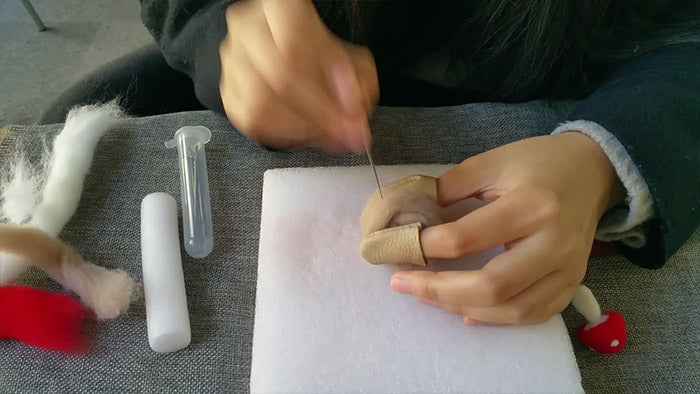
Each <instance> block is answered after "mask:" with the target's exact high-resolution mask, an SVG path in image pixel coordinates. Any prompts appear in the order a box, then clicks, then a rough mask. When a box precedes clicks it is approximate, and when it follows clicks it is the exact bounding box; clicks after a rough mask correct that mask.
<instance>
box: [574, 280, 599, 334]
mask: <svg viewBox="0 0 700 394" xmlns="http://www.w3.org/2000/svg"><path fill="white" fill-rule="evenodd" d="M571 305H573V306H574V308H575V309H576V310H577V311H578V313H580V314H581V315H583V317H584V318H586V321H588V324H589V325H590V326H591V327H595V326H597V325H598V324H600V323H602V322H604V321H605V320H606V319H605V317H604V316H603V315H602V313H601V311H600V305H599V304H598V300H596V299H595V296H594V295H593V292H592V291H591V289H589V288H588V287H586V286H584V285H580V286H579V287H578V289H576V292H575V293H574V298H573V299H572V300H571Z"/></svg>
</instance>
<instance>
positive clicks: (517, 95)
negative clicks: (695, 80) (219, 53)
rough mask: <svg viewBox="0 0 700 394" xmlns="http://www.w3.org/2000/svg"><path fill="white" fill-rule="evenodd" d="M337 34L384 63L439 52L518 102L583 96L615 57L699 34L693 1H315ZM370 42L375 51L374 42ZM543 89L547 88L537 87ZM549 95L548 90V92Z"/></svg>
mask: <svg viewBox="0 0 700 394" xmlns="http://www.w3.org/2000/svg"><path fill="white" fill-rule="evenodd" d="M316 5H317V8H318V9H319V12H320V14H321V15H322V17H323V18H324V20H326V22H327V23H329V26H335V29H334V31H335V32H336V34H339V35H340V36H341V37H343V38H345V39H348V40H351V41H353V42H356V43H360V44H370V49H372V50H373V52H375V56H378V55H379V56H380V57H381V58H380V59H378V62H379V61H381V62H382V63H383V64H386V65H387V66H388V67H396V66H399V65H400V64H402V65H403V66H406V65H407V63H408V64H410V63H412V62H416V61H417V60H418V59H419V58H420V57H421V56H423V55H425V54H427V53H430V52H431V51H437V50H440V49H443V50H447V51H449V59H450V63H449V67H450V68H451V71H453V72H456V73H458V74H459V75H460V76H462V77H463V79H464V80H465V81H466V83H467V84H469V86H470V87H474V88H478V89H484V90H488V91H490V92H492V93H493V94H494V95H496V96H502V97H508V98H510V99H524V98H528V97H532V96H533V95H537V94H538V91H540V90H543V91H547V92H549V93H550V95H552V94H553V96H554V97H557V96H559V95H561V96H564V95H566V96H571V91H570V89H571V86H577V87H578V88H579V92H577V93H578V94H577V95H578V96H580V95H583V94H587V93H589V92H590V91H591V90H592V89H593V88H594V87H595V86H596V84H597V83H599V82H600V81H601V80H602V79H603V78H604V77H605V76H606V75H608V74H609V73H610V72H611V70H613V69H614V68H616V67H618V66H619V64H620V63H621V62H623V61H626V60H628V59H630V58H632V57H635V56H639V55H641V54H644V53H646V52H649V51H652V50H654V49H656V48H659V47H661V46H665V45H670V44H676V43H682V42H698V41H700V34H699V31H700V12H699V9H700V1H698V0H457V1H445V0H439V1H405V2H403V1H396V0H385V1H360V0H346V1H344V2H327V1H317V3H316ZM372 46H374V48H373V47H372ZM545 88H546V89H545ZM552 92H553V93H552Z"/></svg>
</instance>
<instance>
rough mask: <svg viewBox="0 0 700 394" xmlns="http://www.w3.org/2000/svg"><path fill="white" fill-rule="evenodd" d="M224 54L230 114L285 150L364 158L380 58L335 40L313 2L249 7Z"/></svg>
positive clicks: (243, 4) (252, 2)
mask: <svg viewBox="0 0 700 394" xmlns="http://www.w3.org/2000/svg"><path fill="white" fill-rule="evenodd" d="M226 23H227V25H228V32H227V34H226V37H225V39H224V41H223V42H222V43H221V46H220V48H219V54H220V57H221V81H220V93H221V99H222V101H223V105H224V109H225V111H226V115H227V117H228V118H229V120H230V121H231V123H232V124H233V125H234V126H236V128H238V130H240V131H241V132H242V133H243V134H244V135H245V136H247V137H248V138H250V139H253V140H255V141H258V142H259V143H261V144H263V145H266V146H270V147H273V148H278V149H292V148H298V147H316V148H320V149H324V150H326V151H329V152H333V153H343V152H347V151H355V152H361V151H364V148H365V143H366V142H367V141H368V138H369V135H370V134H369V126H368V124H367V118H368V116H369V114H370V113H371V111H372V108H373V107H374V105H376V103H377V101H378V99H379V83H378V80H377V70H376V66H375V64H374V58H373V57H372V54H371V53H370V51H369V50H368V49H367V48H365V47H360V46H356V45H352V44H349V43H346V42H344V41H342V40H340V39H339V38H337V37H335V36H334V35H333V34H332V33H331V32H330V31H329V30H328V28H327V27H326V26H325V25H324V24H323V21H322V20H321V18H320V17H319V15H318V13H317V12H316V9H315V8H314V6H313V4H312V3H311V1H309V0H243V1H240V2H237V3H235V4H232V5H230V6H229V7H228V9H227V10H226Z"/></svg>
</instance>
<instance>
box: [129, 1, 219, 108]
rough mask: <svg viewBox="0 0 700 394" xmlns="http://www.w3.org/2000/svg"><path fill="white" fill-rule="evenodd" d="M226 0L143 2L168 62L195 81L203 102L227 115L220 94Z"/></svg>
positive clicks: (144, 15)
mask: <svg viewBox="0 0 700 394" xmlns="http://www.w3.org/2000/svg"><path fill="white" fill-rule="evenodd" d="M230 3H232V1H223V0H213V1H211V0H141V20H142V21H143V23H144V25H146V28H147V29H148V30H149V32H150V33H151V35H153V38H155V40H156V42H157V43H158V45H159V46H160V49H161V51H162V52H163V55H164V56H165V60H166V61H167V62H168V64H169V65H170V66H171V67H173V68H174V69H176V70H178V71H180V72H183V73H185V74H187V75H188V76H189V77H190V78H192V81H193V82H194V88H195V93H196V95H197V98H198V99H199V101H200V102H201V103H202V104H203V105H204V106H205V107H207V108H209V109H212V110H215V111H218V112H220V113H223V112H224V109H223V105H222V103H221V96H220V94H219V78H220V76H221V63H220V60H219V44H220V43H221V41H222V40H223V39H224V36H225V35H226V7H227V6H228V5H229V4H230Z"/></svg>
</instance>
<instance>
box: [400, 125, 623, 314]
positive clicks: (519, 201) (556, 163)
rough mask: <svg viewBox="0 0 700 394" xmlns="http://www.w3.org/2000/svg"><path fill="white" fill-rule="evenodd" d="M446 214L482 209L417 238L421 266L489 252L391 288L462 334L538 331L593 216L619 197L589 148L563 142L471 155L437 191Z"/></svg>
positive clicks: (566, 284) (599, 155) (564, 286)
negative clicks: (460, 323) (472, 265)
mask: <svg viewBox="0 0 700 394" xmlns="http://www.w3.org/2000/svg"><path fill="white" fill-rule="evenodd" d="M437 192H438V193H437V194H438V201H439V203H440V204H441V205H443V206H449V205H451V204H454V203H456V202H458V201H460V200H464V199H467V198H470V197H475V198H478V199H480V200H483V201H485V202H487V203H488V204H487V205H485V206H483V207H481V208H479V209H476V210H474V211H472V212H470V213H469V214H467V215H466V216H464V217H462V218H461V219H459V220H457V221H455V222H452V223H446V224H442V225H438V226H434V227H428V228H426V229H425V230H423V231H422V232H421V245H422V248H423V252H424V254H425V257H426V258H436V259H453V258H459V257H463V256H466V255H469V254H472V253H475V252H478V251H482V250H486V249H489V248H492V247H495V246H498V245H501V244H503V245H505V249H506V250H505V252H504V253H502V254H500V255H498V256H496V257H495V258H493V259H492V260H491V261H489V262H488V263H487V264H486V265H485V266H484V267H483V268H482V269H480V270H475V271H446V272H439V273H433V272H421V271H409V272H398V273H396V274H395V275H394V276H393V277H392V280H391V287H392V289H394V290H395V291H398V292H400V293H404V294H412V295H413V296H415V297H417V298H418V301H420V302H422V303H425V304H428V305H433V306H437V307H440V308H442V309H444V310H447V311H449V312H453V313H456V314H459V315H462V316H463V317H464V322H465V323H466V324H471V325H478V324H494V325H501V324H518V325H524V324H538V323H543V322H545V321H547V320H549V319H550V318H551V317H552V316H553V315H555V314H557V313H559V312H561V311H562V310H563V309H564V308H566V306H567V305H568V304H569V303H570V302H571V299H572V297H573V294H574V290H575V289H576V288H577V286H578V285H579V284H580V282H581V280H582V279H583V277H584V275H585V273H586V264H587V260H588V256H589V253H590V251H591V245H592V243H593V237H594V234H595V230H596V227H597V224H598V221H599V219H600V217H601V216H602V214H603V213H604V212H605V211H606V210H607V209H608V207H609V206H612V205H613V204H615V203H617V202H619V201H620V200H621V198H622V196H623V195H624V194H623V193H624V189H623V188H622V185H621V184H620V181H619V180H618V178H617V175H616V174H615V170H614V168H613V166H612V164H611V163H610V161H609V160H608V158H607V156H606V155H605V153H604V152H603V151H602V149H601V148H600V147H599V146H598V144H597V143H596V142H595V141H594V140H592V139H591V138H589V137H588V136H586V135H584V134H582V133H577V132H568V133H563V134H558V135H552V136H542V137H534V138H528V139H525V140H521V141H517V142H514V143H511V144H508V145H505V146H502V147H499V148H497V149H494V150H491V151H488V152H485V153H482V154H480V155H476V156H474V157H471V158H469V159H467V160H465V161H464V162H463V163H461V164H460V165H459V166H457V167H455V168H453V169H451V170H450V171H448V172H446V173H445V174H443V175H442V176H440V178H439V179H438V182H437Z"/></svg>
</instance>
